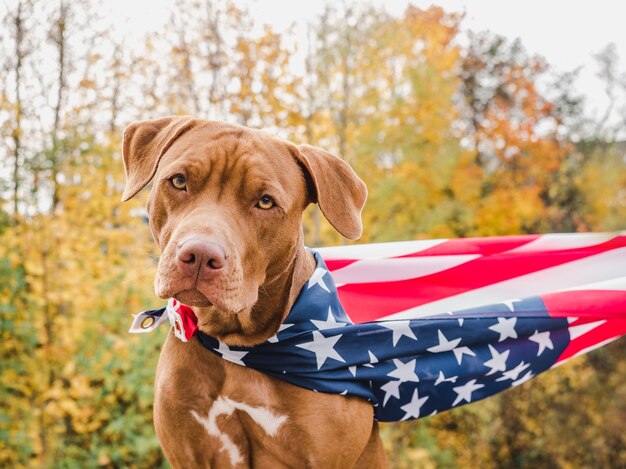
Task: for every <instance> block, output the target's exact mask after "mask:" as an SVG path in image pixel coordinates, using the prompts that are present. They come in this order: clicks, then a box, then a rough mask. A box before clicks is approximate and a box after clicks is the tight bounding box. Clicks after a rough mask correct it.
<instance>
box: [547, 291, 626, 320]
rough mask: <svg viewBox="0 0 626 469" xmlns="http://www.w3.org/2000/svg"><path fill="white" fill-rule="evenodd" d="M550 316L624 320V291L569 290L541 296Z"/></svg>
mask: <svg viewBox="0 0 626 469" xmlns="http://www.w3.org/2000/svg"><path fill="white" fill-rule="evenodd" d="M541 299H542V300H543V303H544V304H545V305H546V309H547V310H548V313H549V314H550V316H553V317H572V316H575V317H589V318H590V320H593V321H595V320H598V319H607V318H613V319H626V291H621V290H570V291H563V292H556V293H548V294H545V295H541Z"/></svg>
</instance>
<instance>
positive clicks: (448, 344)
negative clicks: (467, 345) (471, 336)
mask: <svg viewBox="0 0 626 469" xmlns="http://www.w3.org/2000/svg"><path fill="white" fill-rule="evenodd" d="M437 335H438V336H439V345H434V346H433V347H429V348H427V349H426V350H428V351H429V352H431V353H440V352H449V351H450V350H452V349H454V348H455V347H456V346H457V345H459V342H461V339H454V340H448V339H446V336H445V335H443V332H441V329H438V330H437Z"/></svg>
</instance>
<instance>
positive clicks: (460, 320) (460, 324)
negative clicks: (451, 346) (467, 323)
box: [457, 318, 464, 327]
mask: <svg viewBox="0 0 626 469" xmlns="http://www.w3.org/2000/svg"><path fill="white" fill-rule="evenodd" d="M463 320H464V318H457V321H459V327H463Z"/></svg>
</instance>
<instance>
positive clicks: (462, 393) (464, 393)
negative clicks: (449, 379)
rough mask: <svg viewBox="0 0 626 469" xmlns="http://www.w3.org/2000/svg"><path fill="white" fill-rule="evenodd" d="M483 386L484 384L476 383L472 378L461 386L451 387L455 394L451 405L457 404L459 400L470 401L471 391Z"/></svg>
mask: <svg viewBox="0 0 626 469" xmlns="http://www.w3.org/2000/svg"><path fill="white" fill-rule="evenodd" d="M484 387H485V385H484V384H476V380H475V379H472V380H470V381H468V382H467V383H465V384H464V385H463V386H456V387H454V388H452V389H453V390H454V392H455V393H456V394H457V396H456V399H455V400H454V402H453V403H452V406H455V405H457V404H458V403H459V402H461V401H465V402H472V393H473V392H474V391H476V390H478V389H480V388H484Z"/></svg>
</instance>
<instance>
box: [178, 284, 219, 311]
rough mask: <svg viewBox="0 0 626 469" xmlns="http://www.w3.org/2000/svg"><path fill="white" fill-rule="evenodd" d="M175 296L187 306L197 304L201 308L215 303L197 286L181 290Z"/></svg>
mask: <svg viewBox="0 0 626 469" xmlns="http://www.w3.org/2000/svg"><path fill="white" fill-rule="evenodd" d="M174 298H176V299H177V300H178V301H180V302H181V303H183V304H186V305H187V306H197V307H199V308H208V307H209V306H213V303H211V302H210V301H209V299H208V298H207V297H206V296H204V295H203V294H202V293H200V291H198V290H196V289H195V288H192V289H189V290H183V291H180V292H178V293H176V294H175V295H174Z"/></svg>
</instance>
